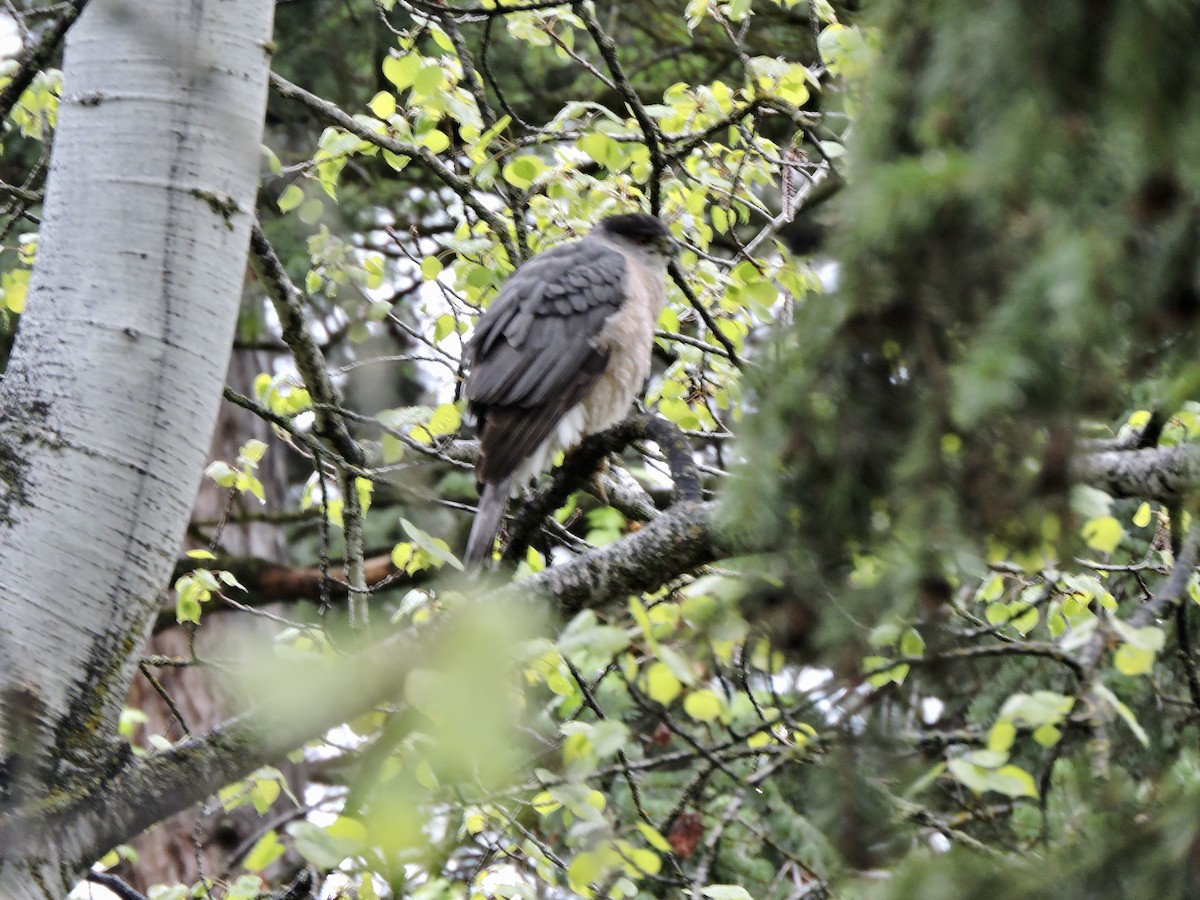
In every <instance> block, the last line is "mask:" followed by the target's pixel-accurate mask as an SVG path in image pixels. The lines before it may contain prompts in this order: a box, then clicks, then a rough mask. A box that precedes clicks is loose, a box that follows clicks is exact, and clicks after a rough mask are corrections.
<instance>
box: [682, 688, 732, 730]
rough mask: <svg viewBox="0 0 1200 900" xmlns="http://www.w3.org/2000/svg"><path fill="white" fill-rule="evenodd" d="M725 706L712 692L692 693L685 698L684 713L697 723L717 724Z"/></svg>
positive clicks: (700, 691)
mask: <svg viewBox="0 0 1200 900" xmlns="http://www.w3.org/2000/svg"><path fill="white" fill-rule="evenodd" d="M724 706H725V704H724V703H722V702H721V698H720V697H718V696H717V695H716V694H715V693H713V692H712V691H710V690H707V689H705V690H699V691H692V692H691V693H689V694H688V695H687V696H686V697H684V698H683V711H684V712H686V713H687V714H688V715H689V716H691V717H692V718H693V719H695V720H696V721H697V722H715V721H716V720H717V719H718V718H720V716H721V712H722V710H723V709H724Z"/></svg>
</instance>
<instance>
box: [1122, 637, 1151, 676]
mask: <svg viewBox="0 0 1200 900" xmlns="http://www.w3.org/2000/svg"><path fill="white" fill-rule="evenodd" d="M1156 656H1157V654H1156V653H1155V652H1154V651H1153V650H1144V649H1142V648H1141V647H1135V646H1133V645H1132V644H1122V645H1121V646H1120V647H1118V648H1117V652H1116V653H1114V654H1113V665H1115V666H1116V667H1117V671H1118V672H1120V673H1121V674H1122V675H1149V674H1150V673H1151V672H1153V671H1154V660H1155V657H1156Z"/></svg>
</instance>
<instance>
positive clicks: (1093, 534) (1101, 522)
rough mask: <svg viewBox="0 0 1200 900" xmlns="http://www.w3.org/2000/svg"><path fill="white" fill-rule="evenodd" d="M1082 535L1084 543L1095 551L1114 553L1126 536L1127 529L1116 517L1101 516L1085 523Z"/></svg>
mask: <svg viewBox="0 0 1200 900" xmlns="http://www.w3.org/2000/svg"><path fill="white" fill-rule="evenodd" d="M1081 533H1082V535H1083V539H1084V541H1085V542H1086V543H1087V545H1088V546H1089V547H1091V548H1092V549H1093V550H1098V551H1099V552H1101V553H1112V552H1113V551H1114V550H1116V549H1117V545H1118V544H1120V543H1121V538H1123V537H1124V536H1125V529H1124V528H1122V527H1121V523H1120V522H1118V521H1117V519H1116V518H1115V517H1114V516H1100V517H1099V518H1096V519H1091V520H1089V521H1087V522H1084V523H1083V528H1082V530H1081Z"/></svg>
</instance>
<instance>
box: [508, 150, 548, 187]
mask: <svg viewBox="0 0 1200 900" xmlns="http://www.w3.org/2000/svg"><path fill="white" fill-rule="evenodd" d="M545 168H546V164H545V163H544V162H542V160H541V159H540V158H539V157H536V156H530V155H528V154H527V155H525V156H518V157H517V158H516V159H514V160H513V161H512V162H510V163H509V164H508V165H506V166H505V167H504V180H505V181H507V182H508V183H509V184H511V185H512V186H513V187H516V188H520V189H521V190H525V189H526V188H528V187H530V186H531V185H532V184H533V182H534V179H535V178H537V177H538V175H540V174H541V173H542V172H543V171H544V170H545Z"/></svg>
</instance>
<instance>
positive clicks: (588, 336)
mask: <svg viewBox="0 0 1200 900" xmlns="http://www.w3.org/2000/svg"><path fill="white" fill-rule="evenodd" d="M674 253H675V242H674V240H672V238H671V236H670V234H668V232H667V228H666V226H665V225H663V223H662V222H661V221H659V220H658V219H657V218H655V217H654V216H650V215H646V214H645V213H627V214H624V215H619V216H612V217H610V218H607V219H604V220H602V221H601V222H600V224H599V225H597V226H596V227H595V228H594V229H593V230H592V231H591V232H590V233H589V234H588V235H587V237H585V238H583V239H582V240H579V241H574V242H572V243H569V244H563V245H562V246H560V247H554V248H553V249H551V250H547V251H546V252H544V253H542V254H540V255H538V256H536V257H534V258H533V259H531V260H529V262H527V263H525V264H524V265H523V266H521V267H520V268H519V269H517V270H516V271H515V272H513V273H512V275H510V276H509V278H508V280H507V281H506V282H505V283H504V286H503V288H501V290H500V294H499V296H497V297H496V299H495V300H494V301H493V302H492V305H491V306H490V307H488V309H487V311H486V312H484V314H483V315H482V316H480V317H479V322H478V324H477V325H476V326H475V335H474V337H473V338H472V339H471V342H470V344H469V345H468V347H467V361H468V363H469V365H470V367H471V374H470V375H469V376H468V378H467V382H466V386H465V388H464V394H465V396H466V398H467V408H468V410H469V411H470V412H471V414H473V415H474V416H475V420H476V423H477V426H478V432H479V461H478V462H477V463H476V465H475V479H476V481H477V483H478V486H479V511H478V513H477V514H476V516H475V523H474V525H473V526H472V528H471V537H470V538H469V539H468V541H467V552H466V555H465V556H464V560H465V562H466V564H467V570H468V571H476V570H478V568H479V566H480V565H482V563H483V561H484V560H485V559H487V557H488V556H489V555H490V554H491V550H492V543H493V541H494V540H495V537H496V532H497V531H498V530H499V528H500V520H501V518H502V517H503V515H504V507H505V504H506V503H507V501H508V495H509V491H510V490H511V489H512V487H513V485H514V484H520V483H522V482H524V481H526V480H527V479H529V478H532V477H536V476H537V475H538V474H539V473H541V472H542V471H544V470H545V469H546V468H547V466H548V464H549V462H550V460H551V459H552V457H553V455H554V453H556V452H557V451H559V450H563V449H567V448H570V447H573V446H574V445H575V444H577V443H579V441H580V440H581V439H582V438H583V437H584V436H586V435H589V434H593V433H595V432H597V431H603V430H604V429H605V428H608V427H609V426H611V425H615V424H616V423H617V422H619V421H620V420H621V419H622V418H623V417H624V416H625V413H626V411H627V410H628V409H629V405H630V404H631V403H632V402H633V399H634V397H636V396H637V394H638V392H639V391H640V390H641V388H642V385H643V384H644V383H645V381H646V378H647V377H649V375H650V354H651V350H652V348H653V343H654V327H655V324H656V323H657V322H658V314H659V313H660V312H661V311H662V308H663V305H664V304H665V303H666V286H665V281H664V275H665V273H666V267H667V262H668V260H669V259H670V258H671V256H672V255H674Z"/></svg>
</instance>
